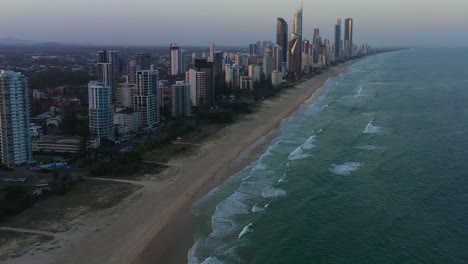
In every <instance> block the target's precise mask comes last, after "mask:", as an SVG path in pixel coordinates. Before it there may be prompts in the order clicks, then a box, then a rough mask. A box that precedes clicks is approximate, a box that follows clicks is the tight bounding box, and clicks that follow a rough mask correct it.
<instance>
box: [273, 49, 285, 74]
mask: <svg viewBox="0 0 468 264" xmlns="http://www.w3.org/2000/svg"><path fill="white" fill-rule="evenodd" d="M287 52H288V50H286V56H287ZM283 55H284V52H283V48H281V46H279V45H276V46H275V49H274V51H273V60H274V62H275V63H274V69H275V70H277V71H279V72H282V71H283Z"/></svg>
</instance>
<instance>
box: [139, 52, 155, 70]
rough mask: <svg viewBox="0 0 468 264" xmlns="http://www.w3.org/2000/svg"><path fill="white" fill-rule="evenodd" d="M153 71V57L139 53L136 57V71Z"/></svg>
mask: <svg viewBox="0 0 468 264" xmlns="http://www.w3.org/2000/svg"><path fill="white" fill-rule="evenodd" d="M150 69H151V56H150V55H149V54H148V53H138V54H137V56H136V70H137V71H145V70H150Z"/></svg>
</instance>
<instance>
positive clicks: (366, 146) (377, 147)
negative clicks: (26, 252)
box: [357, 145, 382, 150]
mask: <svg viewBox="0 0 468 264" xmlns="http://www.w3.org/2000/svg"><path fill="white" fill-rule="evenodd" d="M357 148H358V149H362V150H378V149H382V147H379V146H375V145H365V146H360V147H357Z"/></svg>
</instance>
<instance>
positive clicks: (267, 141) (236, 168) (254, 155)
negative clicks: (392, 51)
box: [132, 57, 368, 264]
mask: <svg viewBox="0 0 468 264" xmlns="http://www.w3.org/2000/svg"><path fill="white" fill-rule="evenodd" d="M366 58H368V57H364V58H360V59H356V60H353V61H349V62H347V63H344V64H341V65H338V66H336V67H334V68H330V69H329V71H327V72H325V73H323V74H322V75H318V76H314V77H312V78H310V79H308V80H305V81H303V82H301V83H299V84H297V85H295V86H294V87H293V88H292V89H298V88H300V89H304V88H305V89H307V88H308V87H307V86H313V88H312V89H310V90H309V91H305V92H306V94H308V96H306V97H305V99H304V100H303V101H302V102H301V103H300V104H298V105H295V106H294V107H292V108H290V109H289V111H288V113H287V114H286V116H284V117H283V118H281V119H280V120H279V121H277V122H276V123H275V124H274V125H273V126H272V127H271V129H270V130H269V131H268V132H267V133H266V134H264V135H263V136H261V137H260V138H258V139H257V140H256V141H254V142H253V143H252V144H251V145H250V146H247V147H245V148H244V149H243V150H242V151H241V152H240V153H239V154H238V156H237V157H236V158H235V159H233V160H231V161H229V162H228V163H226V165H225V166H223V167H222V168H220V169H219V171H218V172H216V173H215V175H214V176H213V179H214V182H213V181H211V180H210V181H207V182H206V185H205V186H202V187H201V189H200V190H199V191H198V193H196V194H195V197H194V200H193V202H192V203H191V204H190V206H189V207H188V208H185V209H186V211H185V212H184V210H182V209H181V212H179V215H178V216H177V217H174V218H175V219H176V221H174V222H172V223H170V224H168V225H167V226H165V227H164V228H163V230H162V231H161V232H160V233H159V234H158V235H157V236H156V237H155V238H154V239H153V240H152V241H151V242H150V243H149V244H148V245H147V247H146V248H145V249H144V251H143V252H142V254H141V255H140V256H139V258H138V259H137V260H136V261H134V262H132V263H134V264H146V263H148V264H150V263H151V264H152V263H155V261H165V260H168V259H169V258H170V259H171V260H173V259H174V258H173V256H171V255H168V254H167V253H168V251H170V250H171V249H172V246H174V245H176V244H177V243H178V242H179V243H180V240H181V239H182V238H186V237H187V234H184V232H182V230H183V228H181V227H184V226H187V225H191V224H193V223H192V222H193V215H192V213H191V208H192V206H193V203H195V202H196V201H197V200H199V199H201V198H202V197H204V196H205V195H207V194H208V193H209V192H210V191H212V190H213V189H215V188H217V187H219V186H220V185H222V184H223V183H224V182H225V181H227V180H228V179H229V178H230V177H232V176H233V175H235V174H236V173H238V172H240V171H241V170H243V169H244V168H245V167H247V166H248V165H250V164H251V163H252V162H254V161H255V160H257V159H258V158H259V156H260V155H262V153H264V152H265V151H266V150H267V149H268V147H269V146H270V145H271V142H272V141H274V140H275V139H276V138H277V137H278V136H280V135H281V126H282V125H283V123H285V122H288V120H289V119H290V118H291V117H293V115H294V114H296V113H297V112H299V111H300V109H301V107H303V106H304V105H305V104H306V103H308V102H309V101H313V100H315V99H316V98H317V97H318V96H320V95H321V92H322V88H323V86H324V85H325V82H326V81H328V80H329V79H331V78H334V77H336V76H338V75H340V74H342V73H344V72H346V71H347V70H348V68H349V67H350V66H351V65H353V64H354V63H356V62H359V61H361V60H364V59H366ZM324 75H325V77H324ZM319 78H320V79H319ZM318 80H319V81H318ZM298 86H299V87H298ZM284 92H287V90H285V91H281V92H280V94H279V95H278V97H282V93H284ZM275 99H276V98H275ZM269 100H272V99H269ZM273 100H274V99H273ZM260 107H263V106H260ZM255 114H256V113H253V115H255ZM190 235H191V236H192V235H193V234H192V233H190ZM191 246H192V244H190V247H191ZM190 247H188V248H185V249H186V250H185V251H184V252H185V255H183V256H180V257H177V261H176V262H174V261H171V263H179V261H178V260H179V259H180V260H181V262H180V263H186V261H187V253H188V250H189V249H190ZM182 259H183V261H184V262H182ZM162 263H166V262H162Z"/></svg>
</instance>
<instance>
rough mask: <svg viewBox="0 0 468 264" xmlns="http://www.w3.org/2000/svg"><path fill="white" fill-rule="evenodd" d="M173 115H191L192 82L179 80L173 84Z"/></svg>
mask: <svg viewBox="0 0 468 264" xmlns="http://www.w3.org/2000/svg"><path fill="white" fill-rule="evenodd" d="M171 112H172V116H173V117H184V116H190V114H191V112H192V103H191V100H190V84H188V83H184V82H177V83H176V84H175V85H173V86H172V111H171Z"/></svg>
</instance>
